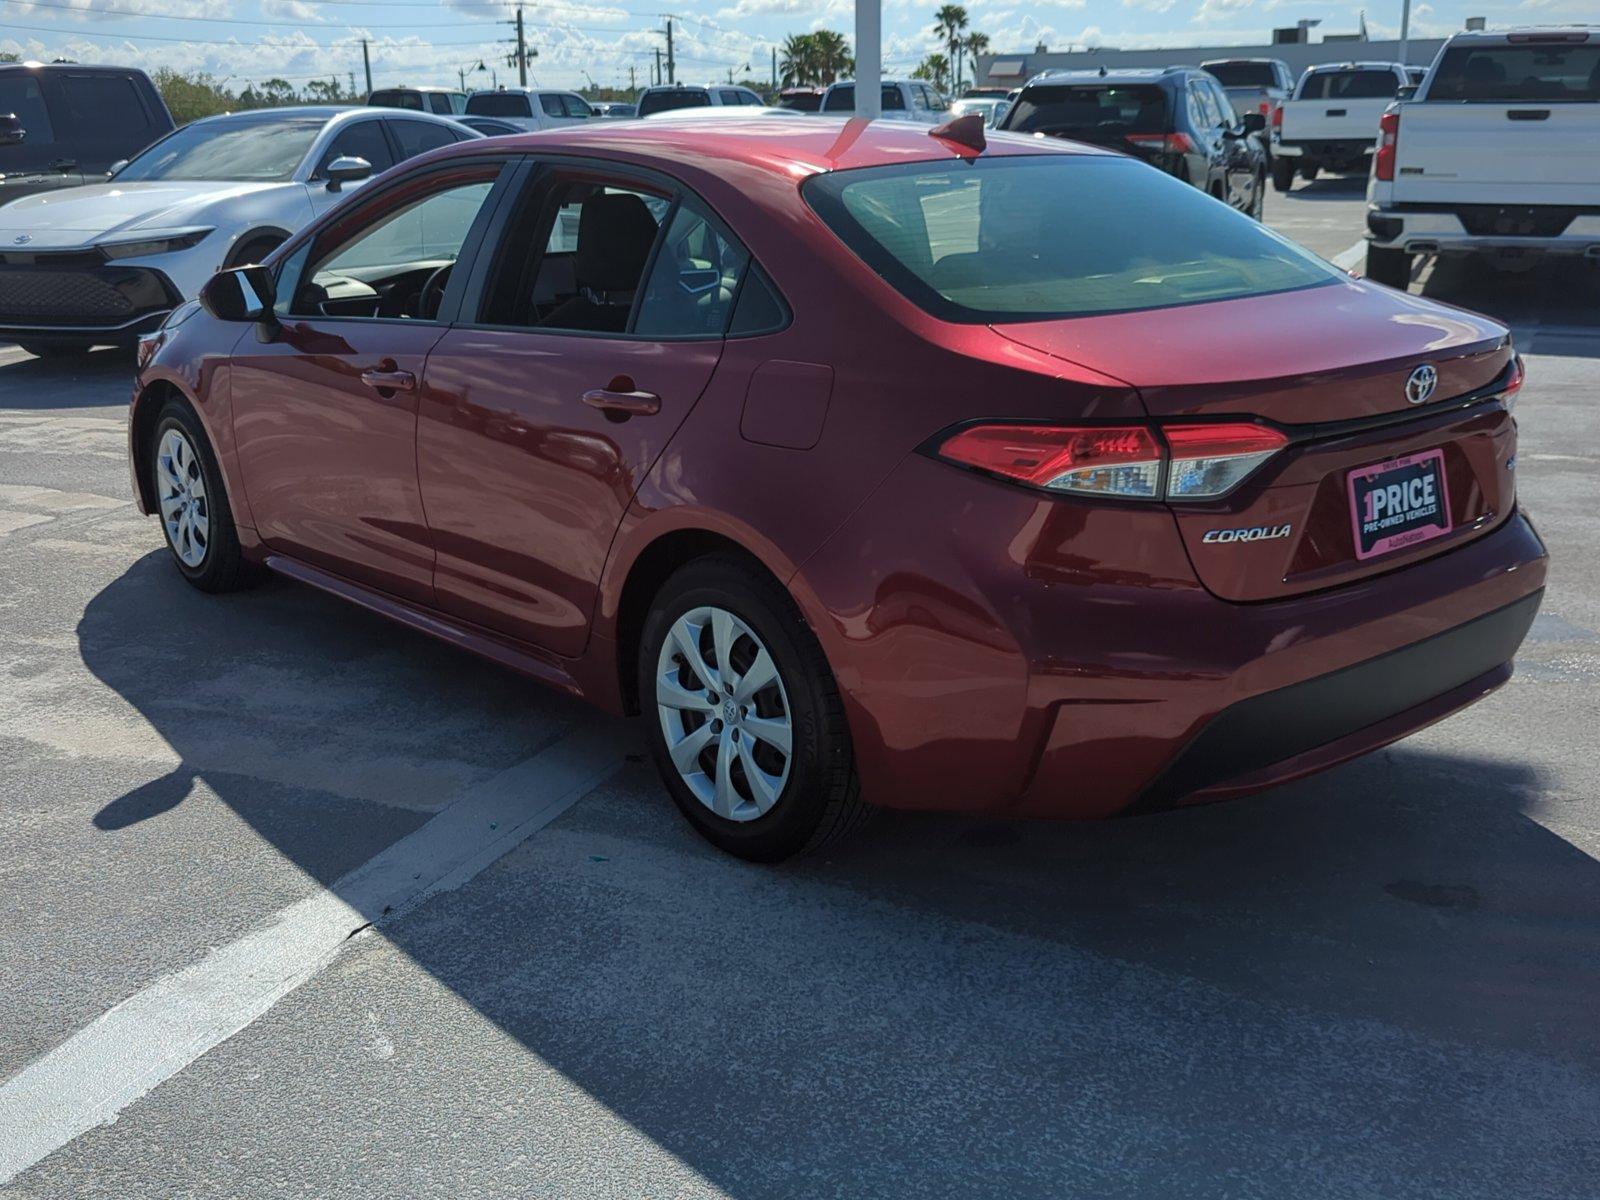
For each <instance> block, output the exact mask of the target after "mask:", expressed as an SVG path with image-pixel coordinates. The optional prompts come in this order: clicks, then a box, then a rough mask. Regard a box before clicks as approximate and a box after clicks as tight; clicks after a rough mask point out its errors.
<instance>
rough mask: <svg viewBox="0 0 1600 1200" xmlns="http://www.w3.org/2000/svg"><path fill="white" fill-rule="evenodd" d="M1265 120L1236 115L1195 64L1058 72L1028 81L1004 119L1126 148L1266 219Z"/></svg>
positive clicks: (1018, 128) (1009, 124) (1011, 126)
mask: <svg viewBox="0 0 1600 1200" xmlns="http://www.w3.org/2000/svg"><path fill="white" fill-rule="evenodd" d="M1265 126H1266V121H1265V119H1264V118H1263V117H1262V116H1261V114H1260V113H1246V114H1245V115H1244V116H1238V115H1236V114H1235V113H1234V111H1233V106H1232V105H1231V104H1230V103H1229V102H1228V97H1227V94H1226V93H1225V92H1224V91H1223V90H1222V85H1221V84H1219V83H1218V82H1217V81H1216V79H1215V78H1214V77H1213V76H1211V75H1209V74H1207V73H1206V72H1205V71H1202V70H1199V69H1198V68H1195V67H1167V68H1165V69H1157V70H1134V69H1128V70H1122V71H1109V70H1106V69H1104V68H1102V69H1101V70H1098V71H1052V72H1050V73H1049V74H1046V75H1039V76H1036V77H1034V78H1033V79H1030V80H1029V81H1028V82H1027V83H1026V84H1024V85H1023V88H1022V92H1021V94H1020V95H1018V96H1017V99H1016V102H1015V103H1014V104H1012V106H1011V110H1010V111H1009V112H1007V113H1006V115H1005V118H1004V120H1002V121H1001V122H1000V128H1001V129H1006V130H1010V131H1011V132H1013V133H1042V134H1046V135H1048V136H1050V137H1061V138H1071V139H1072V140H1073V141H1075V142H1089V143H1092V144H1093V145H1096V146H1109V147H1111V148H1113V149H1116V150H1121V151H1122V152H1123V153H1125V154H1131V155H1133V156H1134V157H1135V158H1141V159H1143V160H1144V161H1145V162H1148V163H1150V164H1151V165H1152V166H1156V167H1159V168H1160V169H1161V170H1163V171H1165V172H1166V173H1167V174H1169V175H1175V176H1177V177H1178V178H1179V179H1181V180H1183V181H1184V182H1185V183H1192V184H1193V185H1194V186H1195V187H1197V188H1199V189H1200V190H1202V191H1204V192H1209V193H1210V194H1211V195H1213V196H1215V197H1216V198H1217V199H1218V200H1221V201H1223V202H1225V203H1227V204H1231V205H1232V206H1233V207H1234V208H1237V209H1239V210H1240V211H1241V212H1245V213H1249V214H1250V215H1251V216H1253V217H1255V218H1257V219H1258V220H1259V219H1260V217H1261V204H1262V197H1263V196H1264V195H1265V193H1266V175H1267V155H1266V151H1265V149H1264V148H1263V147H1262V144H1261V139H1260V137H1259V136H1258V135H1259V134H1260V133H1261V131H1262V130H1263V129H1264V128H1265Z"/></svg>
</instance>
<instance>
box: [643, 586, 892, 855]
mask: <svg viewBox="0 0 1600 1200" xmlns="http://www.w3.org/2000/svg"><path fill="white" fill-rule="evenodd" d="M639 699H640V704H641V707H643V709H644V710H645V714H646V720H647V723H648V725H649V730H650V734H649V736H650V746H651V751H652V753H653V755H654V757H655V760H656V765H657V767H658V768H659V770H660V772H661V777H662V779H663V780H664V781H665V783H666V786H667V790H668V791H669V792H670V793H671V794H672V798H673V800H674V801H675V802H676V804H677V805H678V808H679V810H680V811H681V812H682V813H683V815H684V816H685V817H686V818H687V819H688V821H689V823H690V824H691V825H693V826H694V827H695V829H696V830H698V831H699V832H700V834H701V835H702V836H704V837H705V838H706V839H707V840H708V841H710V842H711V843H712V844H713V845H715V846H717V847H718V848H719V849H722V850H725V851H727V852H728V853H730V854H735V855H737V856H739V857H740V858H746V859H750V860H752V861H756V862H776V861H779V860H781V859H785V858H789V857H791V856H792V855H795V854H800V853H804V852H807V851H810V850H814V849H816V848H818V847H819V846H822V845H824V844H826V843H828V842H831V841H833V840H834V839H836V838H837V837H839V836H841V835H842V834H844V833H846V832H847V831H849V830H850V829H853V828H854V827H855V826H857V825H858V824H860V822H861V821H862V820H863V819H864V817H865V815H866V813H867V811H868V810H867V808H866V805H865V804H864V803H863V801H862V800H861V795H860V787H859V784H858V782H857V779H856V772H855V759H854V753H853V751H852V749H851V745H850V732H849V729H848V727H847V726H846V724H845V717H844V706H843V704H842V702H841V700H840V698H839V690H838V685H837V684H836V683H835V682H834V679H833V674H832V672H831V671H830V670H829V669H828V664H827V661H826V659H825V658H824V657H823V654H822V647H821V646H820V645H818V643H817V640H816V638H815V637H814V636H813V635H812V633H811V631H810V630H809V629H808V628H807V627H806V625H805V622H804V621H803V620H802V619H801V616H800V613H799V611H798V609H797V608H796V607H795V604H794V601H793V600H792V599H791V598H790V597H789V595H788V593H787V592H785V591H784V590H783V589H782V588H781V587H780V586H778V584H777V583H776V582H775V581H774V580H772V579H771V578H770V577H769V576H767V575H766V574H765V573H764V572H762V571H760V570H759V569H757V568H756V567H754V566H752V565H750V564H748V563H746V562H744V561H742V560H740V559H738V558H734V557H731V556H729V557H721V556H717V557H712V558H705V559H700V560H697V561H696V562H693V563H690V564H689V565H687V566H685V567H683V568H681V569H679V570H678V572H677V573H676V574H674V575H673V576H672V577H671V578H670V579H669V580H668V581H667V582H666V584H665V585H664V586H663V587H662V589H661V592H660V593H659V594H658V595H657V597H656V599H655V603H654V605H653V607H652V608H651V610H650V614H649V616H648V617H647V618H646V620H645V625H644V630H643V636H642V638H641V645H640V650H639Z"/></svg>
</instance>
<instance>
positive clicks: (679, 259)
mask: <svg viewBox="0 0 1600 1200" xmlns="http://www.w3.org/2000/svg"><path fill="white" fill-rule="evenodd" d="M749 261H750V256H749V254H747V253H746V252H745V249H744V247H743V246H741V245H739V244H738V243H737V242H735V241H733V240H731V239H730V238H728V237H725V236H724V235H723V234H722V232H721V231H720V230H718V229H717V227H716V226H715V225H713V224H712V223H711V221H710V219H709V218H708V217H707V216H706V215H705V214H704V213H703V212H701V211H700V208H699V206H698V205H695V204H693V203H682V204H680V205H679V206H678V209H677V211H676V212H675V213H674V214H673V218H672V223H671V225H669V226H668V227H667V233H666V237H665V238H664V239H663V240H662V243H661V249H660V250H658V251H657V252H656V257H655V263H654V265H653V266H652V267H651V269H650V279H649V282H648V283H646V284H645V289H644V296H643V297H642V298H641V299H640V301H639V316H638V319H637V320H636V322H635V323H634V332H635V333H638V334H643V335H646V336H655V337H691V336H694V335H701V336H704V337H721V336H722V331H723V330H724V329H726V328H727V325H728V315H729V313H730V311H731V310H732V308H733V298H734V295H735V294H736V293H737V292H738V290H739V280H740V278H741V277H742V276H743V275H744V270H745V267H746V265H747V264H748V263H749Z"/></svg>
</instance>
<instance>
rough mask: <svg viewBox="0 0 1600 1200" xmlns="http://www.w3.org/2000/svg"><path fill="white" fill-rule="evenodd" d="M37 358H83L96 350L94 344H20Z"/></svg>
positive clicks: (19, 344) (19, 343)
mask: <svg viewBox="0 0 1600 1200" xmlns="http://www.w3.org/2000/svg"><path fill="white" fill-rule="evenodd" d="M17 345H18V346H19V347H21V348H22V349H23V350H25V351H27V352H28V353H29V354H31V355H33V356H34V357H35V358H52V359H55V358H82V357H83V356H84V355H85V354H87V353H89V351H90V350H92V349H94V343H93V342H18V343H17Z"/></svg>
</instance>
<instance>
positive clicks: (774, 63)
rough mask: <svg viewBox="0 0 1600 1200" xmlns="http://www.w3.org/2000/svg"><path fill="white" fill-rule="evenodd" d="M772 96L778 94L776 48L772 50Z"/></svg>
mask: <svg viewBox="0 0 1600 1200" xmlns="http://www.w3.org/2000/svg"><path fill="white" fill-rule="evenodd" d="M772 94H773V95H774V96H776V95H777V94H778V48H777V47H776V46H774V47H773V48H772Z"/></svg>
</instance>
